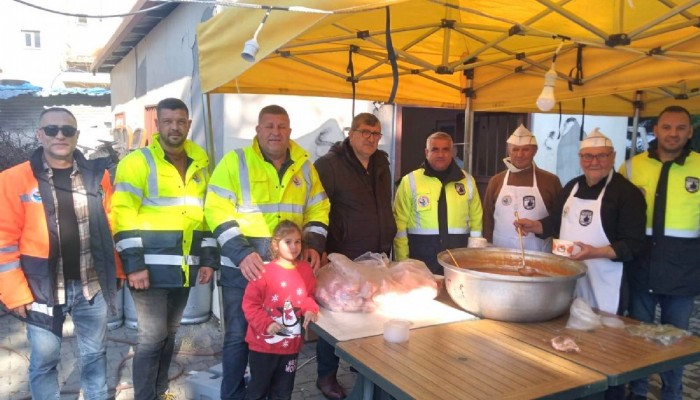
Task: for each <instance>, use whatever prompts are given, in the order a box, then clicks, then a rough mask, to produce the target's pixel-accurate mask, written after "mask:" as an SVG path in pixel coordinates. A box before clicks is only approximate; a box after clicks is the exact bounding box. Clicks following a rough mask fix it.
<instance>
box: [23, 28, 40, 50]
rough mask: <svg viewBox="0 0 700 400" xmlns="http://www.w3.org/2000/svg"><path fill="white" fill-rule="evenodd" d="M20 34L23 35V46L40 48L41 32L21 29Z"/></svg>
mask: <svg viewBox="0 0 700 400" xmlns="http://www.w3.org/2000/svg"><path fill="white" fill-rule="evenodd" d="M22 36H24V47H26V48H29V49H40V48H41V32H39V31H22Z"/></svg>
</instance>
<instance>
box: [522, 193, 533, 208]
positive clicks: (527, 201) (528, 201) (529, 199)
mask: <svg viewBox="0 0 700 400" xmlns="http://www.w3.org/2000/svg"><path fill="white" fill-rule="evenodd" d="M523 207H525V209H526V210H532V209H534V208H535V196H525V197H523Z"/></svg>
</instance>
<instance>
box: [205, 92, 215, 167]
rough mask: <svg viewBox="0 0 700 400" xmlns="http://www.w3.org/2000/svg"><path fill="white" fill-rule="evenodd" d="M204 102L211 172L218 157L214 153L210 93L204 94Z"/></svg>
mask: <svg viewBox="0 0 700 400" xmlns="http://www.w3.org/2000/svg"><path fill="white" fill-rule="evenodd" d="M203 100H204V104H206V106H205V110H206V114H205V116H204V137H205V138H206V145H207V148H206V150H207V156H209V173H211V172H212V171H214V164H216V158H215V156H216V155H215V154H214V129H213V128H212V123H211V102H210V101H211V98H210V94H209V93H205V94H204V99H203Z"/></svg>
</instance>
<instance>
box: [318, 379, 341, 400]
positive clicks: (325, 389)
mask: <svg viewBox="0 0 700 400" xmlns="http://www.w3.org/2000/svg"><path fill="white" fill-rule="evenodd" d="M316 387H317V388H319V389H320V390H321V393H322V394H323V395H324V396H325V397H326V398H327V399H328V400H343V399H344V398H345V396H347V395H346V393H345V389H343V387H342V386H340V384H339V383H338V379H337V378H336V377H335V373H332V374H330V375H328V376H325V377H323V378H318V379H316Z"/></svg>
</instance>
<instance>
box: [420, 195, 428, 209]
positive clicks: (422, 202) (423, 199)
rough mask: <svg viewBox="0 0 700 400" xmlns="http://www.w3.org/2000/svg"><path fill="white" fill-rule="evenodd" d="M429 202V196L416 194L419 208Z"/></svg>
mask: <svg viewBox="0 0 700 400" xmlns="http://www.w3.org/2000/svg"><path fill="white" fill-rule="evenodd" d="M428 204H430V198H429V197H428V196H426V195H421V196H418V206H419V207H421V208H425V207H427V206H428Z"/></svg>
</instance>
